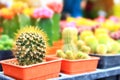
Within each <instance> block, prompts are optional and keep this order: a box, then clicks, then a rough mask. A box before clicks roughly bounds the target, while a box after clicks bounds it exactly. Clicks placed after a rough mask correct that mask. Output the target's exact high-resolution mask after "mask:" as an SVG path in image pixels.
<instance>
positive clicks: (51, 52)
mask: <svg viewBox="0 0 120 80" xmlns="http://www.w3.org/2000/svg"><path fill="white" fill-rule="evenodd" d="M59 49H61V47H57V46H52V47H49V48H48V49H47V55H55V54H56V51H57V50H59Z"/></svg>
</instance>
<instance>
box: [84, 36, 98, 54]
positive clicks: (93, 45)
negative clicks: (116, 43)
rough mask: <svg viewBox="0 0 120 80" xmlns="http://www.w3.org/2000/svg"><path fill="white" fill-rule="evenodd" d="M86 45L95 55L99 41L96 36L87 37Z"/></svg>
mask: <svg viewBox="0 0 120 80" xmlns="http://www.w3.org/2000/svg"><path fill="white" fill-rule="evenodd" d="M85 43H86V44H87V46H89V47H90V48H91V51H92V52H93V53H94V52H95V51H96V47H97V45H98V40H97V39H96V38H95V37H94V36H87V37H86V38H85Z"/></svg>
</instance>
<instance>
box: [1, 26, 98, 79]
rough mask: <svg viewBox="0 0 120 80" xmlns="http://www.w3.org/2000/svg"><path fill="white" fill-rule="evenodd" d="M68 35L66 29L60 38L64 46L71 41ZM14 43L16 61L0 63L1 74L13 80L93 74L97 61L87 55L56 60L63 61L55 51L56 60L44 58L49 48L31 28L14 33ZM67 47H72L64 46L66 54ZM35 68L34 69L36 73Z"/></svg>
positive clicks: (49, 57) (35, 28) (32, 27)
mask: <svg viewBox="0 0 120 80" xmlns="http://www.w3.org/2000/svg"><path fill="white" fill-rule="evenodd" d="M69 33H71V29H70V30H69V29H68V30H67V31H65V33H64V34H63V35H64V40H65V41H64V42H65V43H66V44H65V45H67V44H71V40H69V39H68V38H71V36H70V35H68V34H69ZM71 34H72V33H71ZM72 36H73V34H72ZM72 40H73V39H72ZM69 42H70V43H69ZM15 43H16V44H15V45H14V55H15V57H16V58H15V59H10V60H4V61H1V64H2V67H3V70H4V74H5V75H8V76H11V77H13V78H15V79H22V80H37V79H40V80H45V79H48V78H53V77H58V76H59V72H60V70H61V71H62V72H64V73H67V74H79V73H84V72H86V71H87V72H90V71H95V70H96V67H97V63H98V60H99V58H96V57H89V55H87V54H86V53H85V54H86V55H87V56H88V57H89V58H88V57H87V58H86V59H85V58H81V57H80V54H79V56H76V57H78V58H77V59H76V60H75V59H74V60H72V59H71V60H69V59H70V58H69V57H68V59H67V58H66V59H64V58H59V57H62V56H58V54H59V52H60V51H57V56H50V55H46V48H47V47H48V46H47V37H46V35H45V34H44V32H43V31H42V30H39V29H38V28H37V27H34V26H31V27H24V28H22V29H20V30H19V31H18V32H17V33H16V37H15ZM68 47H73V46H69V45H68V46H66V49H65V52H66V54H67V52H68V51H66V50H69V48H68ZM70 53H71V52H70V51H69V52H68V55H71V54H70ZM60 54H61V52H60ZM75 54H77V53H75ZM83 57H84V55H83ZM38 65H39V66H38ZM86 66H90V68H85V67H86ZM34 68H36V70H35V69H34ZM86 69H87V70H86ZM11 70H13V71H11ZM54 71H55V72H54ZM19 75H21V76H19Z"/></svg>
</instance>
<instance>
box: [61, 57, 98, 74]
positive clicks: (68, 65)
mask: <svg viewBox="0 0 120 80" xmlns="http://www.w3.org/2000/svg"><path fill="white" fill-rule="evenodd" d="M98 60H99V58H98V57H91V58H90V59H79V60H67V59H63V60H62V64H61V72H63V73H66V74H80V73H85V72H91V71H95V70H96V68H97V64H98Z"/></svg>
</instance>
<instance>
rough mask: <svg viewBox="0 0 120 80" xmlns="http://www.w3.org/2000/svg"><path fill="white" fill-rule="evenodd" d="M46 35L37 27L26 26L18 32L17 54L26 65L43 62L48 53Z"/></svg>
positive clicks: (23, 64) (22, 63)
mask: <svg viewBox="0 0 120 80" xmlns="http://www.w3.org/2000/svg"><path fill="white" fill-rule="evenodd" d="M46 41H47V40H46V35H45V34H44V32H43V31H42V30H39V29H38V28H36V27H24V28H22V29H20V30H19V31H18V33H17V34H16V45H15V49H16V52H15V56H16V58H17V60H18V64H19V65H22V66H25V65H31V64H36V63H40V62H43V59H44V57H45V53H46V46H47V45H46Z"/></svg>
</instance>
